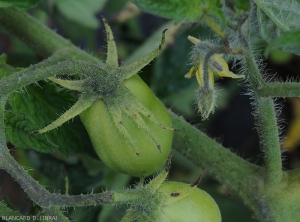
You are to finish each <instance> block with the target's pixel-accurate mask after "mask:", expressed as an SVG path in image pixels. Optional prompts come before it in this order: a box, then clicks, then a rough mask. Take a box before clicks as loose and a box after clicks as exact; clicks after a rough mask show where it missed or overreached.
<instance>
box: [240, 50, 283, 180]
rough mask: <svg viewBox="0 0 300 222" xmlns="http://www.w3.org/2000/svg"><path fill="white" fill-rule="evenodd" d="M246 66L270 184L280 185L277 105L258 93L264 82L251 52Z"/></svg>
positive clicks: (248, 53)
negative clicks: (252, 91)
mask: <svg viewBox="0 0 300 222" xmlns="http://www.w3.org/2000/svg"><path fill="white" fill-rule="evenodd" d="M244 65H245V68H246V71H247V74H248V78H249V81H250V85H251V87H252V89H253V90H254V106H255V109H256V112H255V116H256V119H257V121H258V123H257V124H258V127H259V130H258V131H259V134H260V139H261V144H262V149H263V152H264V153H265V165H266V170H267V176H266V180H267V182H268V183H272V184H279V183H280V182H281V180H282V162H281V148H280V141H279V131H278V126H277V117H276V112H275V105H274V101H273V100H272V98H270V97H267V98H262V97H260V96H259V94H257V93H256V90H259V89H260V88H262V87H263V86H264V81H263V78H262V76H261V73H260V72H259V69H258V67H257V65H256V62H255V60H254V57H253V54H252V53H251V52H250V51H246V52H245V56H244Z"/></svg>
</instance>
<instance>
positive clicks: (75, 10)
mask: <svg viewBox="0 0 300 222" xmlns="http://www.w3.org/2000/svg"><path fill="white" fill-rule="evenodd" d="M106 2H107V0H85V1H82V0H55V1H54V3H55V5H56V6H57V8H58V10H59V11H60V12H61V13H62V14H63V15H64V16H65V17H66V18H67V19H69V20H70V21H73V22H75V23H77V24H79V25H82V26H83V27H86V28H90V29H97V28H98V27H99V25H100V22H99V20H98V19H97V18H96V17H95V14H96V13H97V12H99V11H100V10H101V9H102V8H103V7H104V5H105V3H106Z"/></svg>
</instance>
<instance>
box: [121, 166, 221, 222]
mask: <svg viewBox="0 0 300 222" xmlns="http://www.w3.org/2000/svg"><path fill="white" fill-rule="evenodd" d="M168 168H169V166H168V167H167V169H166V171H164V172H162V173H161V174H159V175H158V176H157V177H155V178H154V179H153V180H152V181H150V182H149V183H148V184H147V185H145V186H142V187H141V188H140V189H142V190H143V197H141V199H142V200H141V201H140V203H139V204H132V207H131V208H129V209H128V210H127V213H126V215H125V216H124V217H123V219H122V222H129V221H130V222H132V221H134V222H141V221H142V222H152V221H160V222H191V221H195V222H196V221H197V222H198V221H199V222H220V221H221V220H222V219H221V213H220V210H219V207H218V205H217V204H216V202H215V201H214V199H213V198H212V197H211V196H210V195H208V194H207V193H206V192H205V191H203V190H200V189H198V188H197V185H198V183H199V182H200V179H199V180H197V181H196V182H195V183H193V184H191V185H189V184H185V183H180V182H171V181H165V179H166V177H167V175H168V170H169V169H168Z"/></svg>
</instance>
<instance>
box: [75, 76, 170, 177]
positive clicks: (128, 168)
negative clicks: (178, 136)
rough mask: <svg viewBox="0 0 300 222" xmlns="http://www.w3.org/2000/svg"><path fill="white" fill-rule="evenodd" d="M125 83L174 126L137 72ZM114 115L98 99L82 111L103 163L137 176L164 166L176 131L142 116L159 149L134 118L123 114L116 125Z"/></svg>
mask: <svg viewBox="0 0 300 222" xmlns="http://www.w3.org/2000/svg"><path fill="white" fill-rule="evenodd" d="M124 86H125V87H126V88H127V89H128V90H129V91H130V92H131V93H132V94H133V95H134V96H135V97H136V98H137V99H138V100H139V101H140V102H141V103H142V104H143V106H144V107H146V108H147V109H148V110H149V111H150V112H151V115H153V116H154V117H155V118H156V119H157V120H158V121H159V122H160V123H162V125H164V126H167V127H171V118H170V116H169V113H168V111H167V109H166V108H165V106H164V105H163V104H162V102H161V101H160V100H159V99H158V98H156V97H155V96H154V94H153V93H152V91H151V90H150V88H149V87H148V86H147V85H146V84H145V83H144V82H143V81H142V80H141V78H140V77H139V76H137V75H134V76H133V77H131V78H130V79H128V80H126V81H125V82H124ZM118 101H120V102H125V103H126V102H127V103H130V102H131V101H127V100H126V98H120V99H118ZM120 105H122V104H120ZM112 115H114V113H111V112H109V110H108V109H107V106H106V104H105V102H104V101H103V100H99V101H97V102H95V103H94V104H93V105H92V106H91V107H90V108H88V109H87V110H85V111H84V112H82V113H81V114H80V118H81V121H82V122H83V124H84V126H85V128H86V130H87V132H88V134H89V136H90V139H91V141H92V144H93V146H94V149H95V151H96V152H97V154H98V156H99V157H100V159H101V160H102V161H103V163H104V164H106V165H107V166H108V167H110V168H112V169H113V170H115V171H117V172H121V173H126V174H130V175H132V176H136V177H142V176H149V175H151V174H153V173H155V172H156V171H158V170H159V169H161V168H162V167H163V166H164V164H165V162H166V160H167V158H168V155H169V154H170V150H171V145H172V137H173V132H172V131H170V130H167V129H163V128H161V127H159V126H157V125H156V124H154V123H153V122H151V121H150V120H149V119H148V117H147V116H143V117H142V118H143V121H144V122H145V123H146V124H147V127H148V128H149V131H150V132H151V133H152V134H153V135H154V136H155V138H156V139H157V141H158V143H159V148H161V152H160V151H159V149H158V145H157V144H156V143H155V142H154V141H153V140H152V139H151V138H150V136H149V134H147V133H146V132H145V131H144V130H143V129H141V128H139V127H138V126H137V124H136V123H135V122H134V121H133V119H132V118H129V117H128V115H125V114H122V122H120V125H117V126H116V124H114V122H113V119H112ZM133 116H135V115H133ZM118 127H125V129H126V130H127V131H128V133H129V135H130V137H131V139H132V141H131V142H132V143H134V145H135V146H136V148H137V150H138V152H139V155H137V154H136V152H135V151H134V150H133V149H132V147H131V146H130V143H129V141H128V140H127V139H126V138H125V137H124V136H123V135H122V134H121V131H120V129H119V128H118Z"/></svg>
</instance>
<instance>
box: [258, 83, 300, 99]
mask: <svg viewBox="0 0 300 222" xmlns="http://www.w3.org/2000/svg"><path fill="white" fill-rule="evenodd" d="M256 93H257V94H258V95H259V96H261V97H300V83H299V82H270V83H266V84H264V85H263V87H261V88H260V89H258V90H257V91H256Z"/></svg>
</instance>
